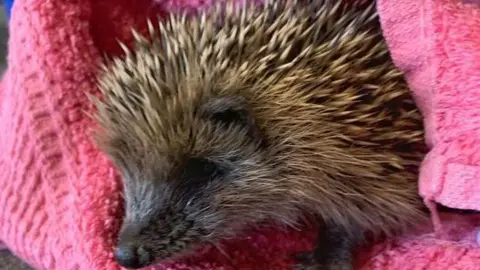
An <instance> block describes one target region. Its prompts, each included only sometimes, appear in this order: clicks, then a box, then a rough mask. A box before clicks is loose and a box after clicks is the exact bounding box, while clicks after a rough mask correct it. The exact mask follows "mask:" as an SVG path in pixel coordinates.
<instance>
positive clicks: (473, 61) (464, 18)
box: [378, 0, 480, 210]
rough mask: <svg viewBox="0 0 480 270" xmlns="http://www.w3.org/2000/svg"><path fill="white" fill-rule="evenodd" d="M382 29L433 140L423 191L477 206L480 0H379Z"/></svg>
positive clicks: (451, 202)
mask: <svg viewBox="0 0 480 270" xmlns="http://www.w3.org/2000/svg"><path fill="white" fill-rule="evenodd" d="M378 8H379V11H380V14H381V19H382V24H383V27H384V35H385V36H386V38H387V41H388V42H389V45H390V48H391V51H392V56H393V58H394V60H395V62H396V64H397V65H398V66H399V67H400V68H401V69H402V70H403V71H405V72H406V73H407V79H408V81H409V83H410V87H411V89H412V91H413V92H414V93H415V95H416V96H417V102H418V104H420V106H421V108H422V111H423V113H424V116H425V124H426V137H427V142H428V144H429V146H431V147H432V150H431V152H430V153H429V154H428V156H427V158H426V159H425V162H424V164H423V166H422V170H421V175H420V194H421V195H422V196H423V197H424V198H426V199H427V200H430V201H434V202H437V203H441V204H443V205H445V206H449V207H452V208H460V209H475V210H480V109H479V108H480V34H479V33H480V1H478V0H470V1H469V0H429V1H427V0H422V1H418V0H396V1H388V0H383V1H382V0H380V1H378Z"/></svg>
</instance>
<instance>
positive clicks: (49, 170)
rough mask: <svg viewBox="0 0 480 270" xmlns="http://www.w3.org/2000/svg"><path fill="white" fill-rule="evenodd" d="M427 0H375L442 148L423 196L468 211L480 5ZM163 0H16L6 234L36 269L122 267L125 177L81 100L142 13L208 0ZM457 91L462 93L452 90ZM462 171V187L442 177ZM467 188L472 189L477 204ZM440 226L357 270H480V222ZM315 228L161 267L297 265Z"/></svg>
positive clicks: (371, 255) (3, 147)
mask: <svg viewBox="0 0 480 270" xmlns="http://www.w3.org/2000/svg"><path fill="white" fill-rule="evenodd" d="M432 1H433V0H431V1H424V2H421V1H419V0H410V1H407V0H404V1H399V0H396V1H388V2H387V1H379V4H380V5H379V7H380V8H381V9H380V11H381V15H382V20H383V21H382V23H383V26H384V27H385V33H386V34H387V37H388V39H389V43H390V44H391V46H392V50H393V52H394V57H395V59H396V61H397V63H398V65H399V66H400V67H401V68H402V69H404V70H405V71H407V72H408V78H409V81H410V83H411V85H412V88H413V89H414V91H415V93H417V95H418V96H419V103H420V104H421V106H422V108H423V110H424V111H425V112H426V122H427V127H428V135H429V142H430V144H431V145H432V146H433V147H434V150H433V151H432V153H431V154H430V155H429V158H428V159H427V162H426V164H425V167H424V169H423V171H422V172H423V173H422V188H423V189H422V194H423V195H425V196H427V195H429V194H427V192H426V191H428V190H432V188H431V187H433V186H434V185H432V184H429V183H440V181H442V182H441V183H443V184H442V185H443V187H444V188H443V191H444V192H442V193H440V192H438V190H441V189H438V188H437V186H439V185H437V186H435V191H436V192H435V195H436V196H429V198H430V199H434V200H437V201H440V202H443V203H445V204H447V205H453V206H458V207H468V208H473V207H474V205H473V203H474V202H476V201H479V200H478V187H476V186H475V185H470V186H469V187H467V182H468V181H472V180H471V179H473V176H474V175H475V171H476V167H474V166H473V165H475V164H476V162H478V161H477V160H476V159H475V156H474V155H473V154H474V153H475V151H474V150H475V147H474V145H473V143H472V142H473V141H472V140H473V139H474V138H476V137H475V136H474V135H475V133H474V132H473V131H475V124H476V123H477V122H476V121H475V119H476V118H475V117H476V115H475V114H474V113H473V111H472V108H473V106H472V105H473V104H474V100H473V99H474V97H472V95H473V93H475V92H474V90H475V88H474V86H475V83H476V82H478V81H479V80H478V75H476V74H475V72H476V71H480V67H475V65H476V63H477V62H476V61H475V60H477V59H476V58H478V57H479V53H476V50H477V49H480V40H479V38H478V37H479V35H478V34H476V33H478V32H479V31H478V30H480V29H479V27H480V24H478V23H477V24H475V21H476V20H478V19H477V18H478V17H479V16H478V15H479V11H480V7H479V6H478V4H473V3H470V4H467V3H463V2H461V1H460V0H456V1H454V0H450V1H446V0H444V1H439V0H438V1H433V2H432ZM156 2H157V3H156V4H154V1H153V0H102V1H99V0H49V1H42V0H16V1H15V4H14V7H13V10H12V18H11V22H10V27H11V37H10V43H9V59H8V64H9V67H8V71H7V73H6V74H5V76H4V78H3V80H2V82H1V84H0V104H1V105H0V129H1V131H2V132H0V172H1V173H0V239H1V240H2V241H3V242H4V243H5V244H6V245H7V246H8V248H10V249H11V250H12V251H13V252H14V253H15V254H17V255H19V256H20V257H21V258H23V259H24V260H26V261H27V262H28V263H30V264H31V265H32V266H34V267H35V268H37V269H48V270H57V269H58V270H70V269H85V270H96V269H98V270H103V269H119V267H118V266H117V265H116V264H115V262H114V261H113V259H112V246H113V242H114V239H115V236H116V233H117V231H118V228H119V224H120V219H121V190H120V185H119V179H118V177H117V176H116V173H115V171H114V170H113V168H112V166H111V164H110V162H108V160H107V159H106V158H105V156H104V155H102V154H101V153H100V152H98V150H96V149H95V147H94V146H93V144H92V143H91V140H90V128H91V127H92V126H93V123H92V121H91V120H90V119H89V118H87V117H86V116H85V115H84V112H85V111H86V112H92V110H93V107H92V106H90V105H89V102H88V101H87V97H86V94H87V93H96V92H97V89H96V88H95V74H96V72H97V70H96V64H97V63H98V61H99V60H100V56H101V55H102V54H103V53H109V54H112V53H118V52H119V48H118V46H117V45H116V38H119V39H121V40H126V41H128V40H130V38H131V36H130V32H129V29H130V27H132V26H135V27H136V28H140V29H144V23H145V18H146V17H149V16H152V17H153V16H154V15H156V14H159V13H160V14H164V13H165V12H166V11H168V10H176V9H186V8H196V7H199V6H201V5H203V4H209V3H207V2H206V1H202V0H184V1H181V0H170V1H167V0H165V1H158V0H157V1H156ZM422 3H424V4H422ZM392 11H393V12H392ZM477 22H478V21H477ZM408 27H411V29H410V30H409V29H408ZM443 39H445V41H442V40H443ZM409 43H410V44H411V45H409ZM447 56H448V58H447ZM427 66H428V67H429V70H428V71H426V70H427V69H426V67H427ZM447 89H449V90H448V91H447ZM454 89H455V90H457V89H458V90H461V92H459V93H455V95H452V94H453V90H454ZM447 96H452V99H451V100H452V101H451V102H450V100H449V99H446V97H447ZM443 97H445V98H443ZM450 104H451V105H450ZM453 112H456V114H452V113H453ZM453 115H454V116H457V117H453ZM461 119H465V120H464V121H463V122H460V121H461ZM468 132H470V133H468ZM465 134H468V135H469V137H468V138H465ZM467 142H469V144H468V145H467ZM447 146H451V147H448V148H447ZM453 146H455V147H453ZM464 146H468V147H464ZM439 149H441V150H439ZM445 149H446V150H449V151H445ZM456 149H460V150H456ZM454 151H458V153H457V154H456V155H457V156H452V153H454ZM440 154H443V155H440ZM454 162H456V163H454ZM432 164H435V166H433V165H432ZM432 166H433V167H432ZM447 169H448V170H447ZM429 172H431V173H429ZM433 172H436V173H433ZM443 176H445V177H446V178H445V179H444V178H442V177H443ZM452 177H456V178H452ZM457 178H458V180H456V186H455V185H453V184H454V183H451V184H452V185H450V186H449V185H447V182H449V181H452V182H453V180H451V179H457ZM469 179H470V180H469ZM462 181H463V182H462ZM425 187H428V189H425ZM446 187H449V188H446ZM452 187H455V189H453V188H452ZM447 189H448V191H449V193H446V192H445V191H446V190H447ZM452 189H453V191H452ZM463 190H468V191H475V190H477V193H476V195H477V200H475V199H474V195H473V193H467V192H460V191H463ZM460 193H462V194H466V195H463V196H461V197H460V196H456V197H455V198H454V200H455V201H454V202H455V203H456V204H455V205H454V204H453V203H452V199H451V200H447V199H445V197H446V195H443V194H453V195H455V194H460ZM439 194H441V195H442V196H439ZM453 195H450V196H453ZM467 196H470V197H467ZM451 198H453V197H451ZM449 202H450V203H449ZM477 207H478V205H477ZM442 221H443V225H444V226H443V236H444V237H443V238H442V239H439V238H435V236H434V235H433V234H432V233H431V227H430V226H428V224H426V227H425V229H424V230H422V231H418V232H416V233H412V234H410V235H407V236H405V237H403V238H400V239H389V240H388V241H385V242H382V243H379V244H377V245H375V246H373V247H371V248H369V249H368V250H367V249H366V250H363V251H362V252H361V253H360V254H359V255H358V265H359V268H361V269H395V270H396V269H467V270H468V269H478V263H475V261H476V262H478V261H480V248H479V247H478V246H477V245H476V244H475V239H476V233H477V228H476V226H478V225H480V217H479V216H471V217H462V216H445V217H443V218H442ZM312 234H313V232H312V230H305V231H303V232H298V231H293V230H290V231H279V230H277V229H273V228H264V229H263V230H260V231H256V232H252V233H251V234H249V235H246V236H244V237H240V238H239V239H236V240H234V241H230V242H228V243H225V244H224V246H223V247H222V250H223V252H219V251H218V250H217V249H216V248H213V247H206V249H205V250H204V251H202V252H200V253H199V254H198V255H197V256H194V257H191V258H189V259H186V260H184V261H182V262H172V263H170V264H164V265H162V266H158V269H288V267H289V266H290V265H291V263H292V260H291V254H293V253H294V252H298V251H304V250H306V249H308V248H309V247H310V244H309V243H310V239H312Z"/></svg>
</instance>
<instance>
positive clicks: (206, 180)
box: [109, 96, 288, 268]
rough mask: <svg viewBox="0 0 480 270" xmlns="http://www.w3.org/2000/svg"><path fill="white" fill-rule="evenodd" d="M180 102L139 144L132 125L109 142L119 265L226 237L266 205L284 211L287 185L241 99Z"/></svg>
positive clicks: (265, 215)
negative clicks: (117, 178)
mask: <svg viewBox="0 0 480 270" xmlns="http://www.w3.org/2000/svg"><path fill="white" fill-rule="evenodd" d="M185 108H186V109H185V110H177V112H178V113H179V114H182V116H178V117H163V118H161V119H164V120H161V121H163V122H162V124H159V125H158V127H160V126H161V127H164V128H166V129H168V130H164V129H163V128H158V130H159V132H158V137H157V138H156V139H154V140H144V139H143V140H141V141H142V146H141V147H140V146H139V145H140V144H139V143H138V141H140V140H135V139H133V138H134V137H135V136H134V135H133V133H134V131H133V130H134V127H133V126H132V132H130V134H129V136H120V137H118V139H116V140H115V139H112V141H110V142H109V144H110V146H109V147H110V152H111V153H114V154H112V156H113V157H114V160H116V161H117V164H119V165H120V168H121V169H122V171H123V179H124V181H123V182H124V187H125V188H124V189H125V191H124V193H125V203H126V213H125V220H124V223H123V226H122V228H121V232H120V236H119V242H118V245H117V249H116V252H115V257H116V260H117V261H118V262H119V263H120V264H122V265H124V266H126V267H131V268H137V267H143V266H146V265H149V264H152V263H153V262H155V261H158V260H164V259H170V258H174V257H176V256H177V255H180V254H182V255H183V254H184V253H185V252H186V251H189V250H193V248H194V247H196V246H198V245H201V244H203V243H208V242H210V243H212V242H215V241H217V240H221V239H226V238H230V237H232V236H235V235H236V234H238V233H239V232H241V231H243V229H244V228H245V227H246V226H247V225H252V224H258V223H259V222H261V221H264V220H267V219H269V218H272V217H271V215H272V213H273V214H274V215H278V217H280V218H285V219H286V218H287V216H288V215H287V214H286V213H285V211H283V210H285V209H287V208H286V207H285V205H283V204H285V202H286V201H288V200H286V199H282V196H286V194H287V192H286V191H285V190H282V188H281V180H280V179H278V177H277V174H278V171H277V170H278V169H276V168H277V166H276V164H274V162H273V159H272V158H271V156H272V155H271V153H270V152H271V149H270V148H269V147H268V144H267V142H266V140H265V138H264V137H263V136H262V135H261V132H260V131H259V129H258V127H257V125H256V123H255V121H254V118H253V116H252V114H251V112H250V111H249V109H248V105H247V104H246V102H245V100H244V99H242V98H241V97H237V96H229V97H218V98H211V99H207V100H206V101H205V100H204V99H203V101H202V102H198V104H196V105H192V106H185ZM185 115H189V116H188V117H185ZM172 118H174V119H177V120H176V121H170V120H171V119H172ZM180 118H182V119H188V121H182V120H178V119H180ZM159 119H160V118H159ZM167 122H168V123H167ZM167 127H168V128H167ZM161 134H169V135H168V136H163V135H161ZM128 138H130V139H128ZM137 139H138V138H137ZM115 153H116V154H115ZM272 187H275V188H272ZM282 209H283V210H282Z"/></svg>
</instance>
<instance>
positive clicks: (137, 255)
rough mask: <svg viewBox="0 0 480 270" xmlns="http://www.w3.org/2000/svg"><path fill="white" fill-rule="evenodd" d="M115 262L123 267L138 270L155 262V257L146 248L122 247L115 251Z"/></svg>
mask: <svg viewBox="0 0 480 270" xmlns="http://www.w3.org/2000/svg"><path fill="white" fill-rule="evenodd" d="M114 257H115V260H116V261H117V262H118V264H120V265H121V266H123V267H126V268H130V269H138V268H142V267H144V266H147V265H149V264H151V263H152V262H153V259H154V258H153V256H152V255H151V253H150V252H149V251H148V250H147V249H145V248H144V247H141V246H140V247H136V246H133V245H120V246H118V247H117V248H116V249H115V253H114Z"/></svg>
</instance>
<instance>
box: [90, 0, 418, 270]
mask: <svg viewBox="0 0 480 270" xmlns="http://www.w3.org/2000/svg"><path fill="white" fill-rule="evenodd" d="M148 30H149V31H148V34H145V35H141V34H139V33H138V32H136V31H135V30H133V36H134V40H135V42H134V44H133V46H131V47H129V46H126V45H124V44H121V45H122V48H123V50H124V55H122V56H121V57H112V58H111V59H110V60H109V61H108V62H105V63H104V65H103V70H102V75H101V76H100V78H99V88H100V92H101V97H99V98H97V99H94V102H95V104H96V106H97V109H98V110H97V113H96V115H95V120H96V121H97V122H98V127H99V128H98V129H97V132H96V135H95V142H96V143H97V144H98V147H99V148H100V149H101V151H103V152H104V153H105V154H106V155H107V156H108V157H109V158H110V159H111V160H112V162H113V164H115V166H116V167H117V168H118V170H119V173H120V175H121V179H122V183H123V187H124V199H125V210H124V219H123V223H122V225H121V228H120V232H119V236H118V242H117V244H116V245H115V249H114V258H115V260H116V261H117V262H118V263H119V264H120V265H122V266H124V267H128V268H142V267H145V266H149V265H152V264H154V263H159V262H161V261H164V260H170V259H177V258H180V257H182V256H185V255H186V254H189V253H192V252H194V251H195V250H197V249H198V248H199V247H201V246H203V245H205V244H209V243H219V242H220V241H222V240H224V239H231V238H234V237H237V236H239V235H241V234H245V233H248V230H249V229H248V228H252V227H255V226H259V225H261V224H267V223H272V224H275V225H276V226H277V225H278V226H280V227H294V228H297V227H298V226H301V224H302V222H303V221H304V220H306V219H308V217H311V218H312V219H313V220H314V222H315V223H314V224H315V228H318V239H312V241H313V242H315V243H316V244H315V248H314V249H313V250H312V251H310V252H307V253H301V254H298V255H296V254H292V256H295V258H296V263H295V265H293V266H292V269H324V270H334V269H342V270H346V269H353V267H354V263H353V257H354V256H353V250H354V249H355V248H357V247H358V246H360V245H362V244H363V243H365V242H366V238H365V237H364V236H365V235H368V234H369V233H370V234H372V235H393V234H397V233H401V232H404V231H405V230H407V229H409V228H412V226H414V225H416V224H418V223H419V222H420V221H421V220H424V219H425V218H426V213H425V211H424V205H423V203H422V200H421V199H420V196H419V195H418V192H417V187H418V183H417V178H418V168H419V165H420V163H421V161H422V159H423V157H424V155H425V153H426V146H425V143H424V131H423V121H422V115H421V112H420V111H419V109H418V108H417V106H416V105H415V101H414V98H413V96H412V95H411V93H410V91H409V88H408V85H407V83H406V81H405V79H404V76H403V74H402V72H401V71H399V70H398V69H397V68H396V66H395V65H394V63H393V61H392V58H391V56H390V53H389V50H388V47H387V44H386V42H385V40H384V38H383V36H382V31H381V26H380V23H379V19H378V14H377V11H376V8H375V2H374V1H348V0H341V1H340V0H310V1H305V0H304V1H302V0H275V1H266V2H264V3H262V4H258V3H257V4H256V3H254V1H247V0H244V1H237V2H232V1H227V2H223V3H217V4H214V5H212V6H211V7H209V8H207V9H205V10H204V11H202V12H199V13H198V14H194V15H192V14H186V13H177V14H170V15H169V17H168V18H167V19H166V20H159V22H158V24H157V23H152V22H151V21H149V22H148Z"/></svg>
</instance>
